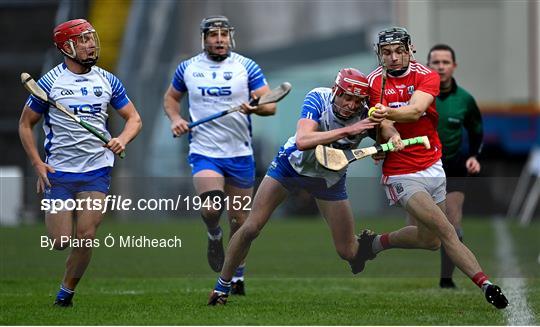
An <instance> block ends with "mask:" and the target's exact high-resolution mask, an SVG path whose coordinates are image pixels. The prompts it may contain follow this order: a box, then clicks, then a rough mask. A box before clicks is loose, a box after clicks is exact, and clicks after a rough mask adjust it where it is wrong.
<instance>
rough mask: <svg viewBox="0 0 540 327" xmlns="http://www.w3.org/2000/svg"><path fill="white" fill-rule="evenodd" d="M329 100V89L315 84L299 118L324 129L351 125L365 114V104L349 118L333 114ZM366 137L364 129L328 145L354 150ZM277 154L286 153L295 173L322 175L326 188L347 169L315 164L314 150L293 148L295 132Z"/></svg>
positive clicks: (330, 91)
mask: <svg viewBox="0 0 540 327" xmlns="http://www.w3.org/2000/svg"><path fill="white" fill-rule="evenodd" d="M331 100H332V89H330V88H326V87H319V88H315V89H313V90H311V91H310V92H309V93H308V94H307V95H306V97H305V98H304V103H303V105H302V113H301V114H300V119H302V118H305V119H311V120H314V121H315V122H316V123H318V124H319V129H318V130H319V131H321V132H325V131H330V130H334V129H338V128H342V127H345V126H348V125H352V124H354V123H356V122H358V121H360V120H362V119H365V118H366V117H367V107H365V108H364V109H363V110H362V111H361V114H360V115H357V116H355V117H353V118H351V119H349V120H342V119H339V118H338V117H336V116H335V115H334V111H333V110H332V103H331ZM366 136H368V132H367V131H364V132H362V133H361V134H358V135H354V136H351V137H346V138H342V139H339V140H337V141H335V142H334V143H332V144H331V145H330V146H332V147H334V148H339V149H355V148H356V147H357V146H358V144H359V143H360V141H362V139H363V138H364V137H366ZM279 155H280V156H287V158H288V159H289V163H290V164H291V166H292V167H293V168H294V170H296V172H297V173H298V174H300V175H304V176H310V177H319V178H324V179H325V180H326V185H327V186H328V187H330V186H332V185H334V184H335V183H337V182H338V181H339V180H340V179H341V177H343V175H345V173H346V172H347V168H343V169H342V170H340V171H337V172H334V171H330V170H328V169H326V168H324V167H322V166H321V165H319V163H318V162H317V159H316V158H315V149H312V150H307V151H300V150H298V148H297V147H296V134H295V135H294V136H293V137H291V138H289V140H288V141H287V143H285V144H284V145H283V146H282V147H281V149H280V151H279Z"/></svg>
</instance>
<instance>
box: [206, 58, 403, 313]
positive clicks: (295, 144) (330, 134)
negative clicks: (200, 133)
mask: <svg viewBox="0 0 540 327" xmlns="http://www.w3.org/2000/svg"><path fill="white" fill-rule="evenodd" d="M367 99H368V81H367V78H366V77H365V76H364V75H363V74H362V73H361V72H360V71H358V70H356V69H354V68H345V69H342V70H340V71H339V73H338V75H337V78H336V82H335V84H334V86H333V88H331V89H330V88H326V87H319V88H316V89H313V90H311V91H310V92H309V93H308V94H307V95H306V97H305V99H304V104H303V106H302V113H301V114H300V120H299V121H298V125H297V128H296V134H295V135H294V136H293V137H291V138H290V139H289V140H288V141H287V143H286V144H285V145H284V146H283V147H282V148H281V150H280V151H279V153H278V155H277V156H276V158H275V159H274V161H273V162H272V163H271V164H270V167H269V168H268V172H267V173H266V176H265V177H264V179H263V181H262V183H261V185H260V186H259V189H258V190H257V194H255V198H254V200H253V201H254V202H253V207H252V210H251V211H250V213H249V217H248V219H247V220H246V222H245V223H244V225H242V227H240V229H239V230H238V231H237V232H236V234H234V235H233V237H232V238H231V240H230V242H229V247H228V248H227V254H226V256H225V264H224V266H223V269H222V270H221V275H220V276H219V278H218V280H217V283H216V285H215V287H214V290H213V291H212V292H211V293H210V298H209V300H208V305H221V304H225V303H226V302H227V298H228V294H229V292H230V290H231V280H232V277H233V272H234V270H235V268H236V267H237V266H238V265H239V264H240V263H241V262H242V260H244V258H245V257H246V256H247V254H248V250H249V248H250V246H251V242H252V241H253V240H254V239H255V238H256V237H257V235H258V234H259V233H260V231H261V230H262V228H263V227H264V225H265V224H266V222H267V221H268V219H270V215H271V214H272V212H273V211H274V210H275V209H276V207H277V206H278V205H279V204H280V203H281V202H283V200H285V198H286V197H287V194H288V192H289V191H291V190H294V189H304V190H306V191H307V192H309V193H310V194H311V195H312V196H313V197H314V198H315V200H316V201H317V205H318V207H319V210H320V212H321V214H322V216H323V217H324V218H325V219H326V222H327V223H328V226H329V227H330V231H331V234H332V238H333V240H334V246H335V247H336V251H337V252H338V254H339V256H340V257H341V258H343V259H344V260H346V261H348V262H349V264H350V266H351V270H352V272H353V274H357V273H359V272H361V271H362V270H363V269H364V263H365V260H364V259H363V258H362V257H360V253H361V251H359V249H360V248H361V247H362V246H368V244H362V243H361V242H360V236H358V237H356V236H355V235H354V217H353V213H352V210H351V206H350V203H349V200H348V198H347V190H346V189H345V176H346V172H347V168H344V169H342V170H341V171H338V172H332V171H329V170H326V169H325V168H323V167H321V166H320V165H319V164H318V163H317V161H316V159H315V155H314V148H315V147H316V146H317V145H319V144H331V145H332V146H333V147H338V148H342V149H354V148H356V147H357V146H358V144H359V143H360V141H361V140H362V139H363V138H364V137H366V136H368V131H369V130H373V128H374V127H375V126H377V125H378V124H379V123H381V122H382V121H383V119H384V115H378V114H374V115H373V116H372V117H370V118H367V103H368V102H367ZM387 122H388V121H384V122H383V123H382V124H381V127H382V128H381V136H382V137H383V138H384V139H390V140H391V141H392V142H393V143H394V145H395V150H401V149H403V143H402V142H401V137H400V135H399V134H398V133H397V131H396V130H395V129H394V128H393V127H392V125H391V124H388V123H387ZM373 134H374V133H372V135H373ZM373 137H374V136H372V138H373Z"/></svg>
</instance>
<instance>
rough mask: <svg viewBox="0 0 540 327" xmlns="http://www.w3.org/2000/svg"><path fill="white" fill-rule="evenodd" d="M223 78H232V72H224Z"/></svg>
mask: <svg viewBox="0 0 540 327" xmlns="http://www.w3.org/2000/svg"><path fill="white" fill-rule="evenodd" d="M223 78H224V79H225V80H227V81H228V80H230V79H231V78H232V72H223Z"/></svg>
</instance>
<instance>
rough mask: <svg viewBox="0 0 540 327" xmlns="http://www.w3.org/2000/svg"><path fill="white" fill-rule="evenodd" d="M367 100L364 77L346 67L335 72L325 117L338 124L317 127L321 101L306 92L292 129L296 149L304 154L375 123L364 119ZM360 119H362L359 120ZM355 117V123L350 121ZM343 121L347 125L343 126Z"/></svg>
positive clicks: (370, 126)
mask: <svg viewBox="0 0 540 327" xmlns="http://www.w3.org/2000/svg"><path fill="white" fill-rule="evenodd" d="M367 98H368V82H367V78H366V77H365V76H364V75H363V74H362V73H361V72H359V71H358V70H356V69H352V68H346V69H342V70H340V71H339V73H338V75H337V78H336V82H335V84H334V86H333V88H332V95H331V99H330V101H331V106H332V110H331V111H324V114H325V115H328V114H331V115H333V117H332V118H335V119H333V121H336V120H337V121H341V122H342V124H341V125H340V126H339V127H337V126H336V128H335V129H327V128H322V129H321V128H320V127H319V125H320V124H321V121H320V120H321V112H323V110H322V109H323V108H321V107H320V106H321V103H322V99H320V97H319V96H318V95H317V92H310V93H308V95H307V96H306V98H305V100H304V105H303V108H302V118H303V119H300V120H299V121H298V125H297V130H296V146H297V147H298V149H299V150H301V151H304V150H308V149H312V148H314V147H316V146H317V145H319V144H330V143H332V142H335V141H338V140H340V139H343V138H347V137H351V136H355V135H359V134H361V133H363V132H365V131H367V130H369V129H371V128H373V127H375V126H376V125H377V124H378V123H376V122H374V121H372V120H371V119H369V118H367V113H366V107H367ZM359 117H364V119H361V120H360V119H359ZM352 118H355V119H356V121H352V120H351V119H352ZM343 122H347V124H345V123H343Z"/></svg>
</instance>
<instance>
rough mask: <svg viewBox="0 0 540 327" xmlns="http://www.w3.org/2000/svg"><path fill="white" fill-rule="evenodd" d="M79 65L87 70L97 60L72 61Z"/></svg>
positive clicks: (76, 59)
mask: <svg viewBox="0 0 540 327" xmlns="http://www.w3.org/2000/svg"><path fill="white" fill-rule="evenodd" d="M74 60H75V61H76V62H77V63H78V64H79V65H81V66H83V67H84V68H87V69H90V68H92V66H94V65H95V64H96V63H97V61H98V58H95V59H86V60H79V59H78V58H75V59H74Z"/></svg>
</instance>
